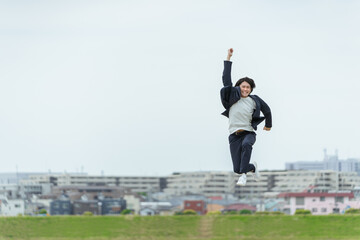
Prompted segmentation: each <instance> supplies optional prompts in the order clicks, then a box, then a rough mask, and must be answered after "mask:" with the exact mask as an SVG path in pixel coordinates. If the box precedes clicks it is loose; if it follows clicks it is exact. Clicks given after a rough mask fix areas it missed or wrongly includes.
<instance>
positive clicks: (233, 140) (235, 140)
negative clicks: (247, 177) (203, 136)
mask: <svg viewBox="0 0 360 240" xmlns="http://www.w3.org/2000/svg"><path fill="white" fill-rule="evenodd" d="M229 144H230V153H231V159H232V162H233V169H234V172H235V173H240V162H241V137H239V136H236V135H235V134H231V135H230V136H229Z"/></svg>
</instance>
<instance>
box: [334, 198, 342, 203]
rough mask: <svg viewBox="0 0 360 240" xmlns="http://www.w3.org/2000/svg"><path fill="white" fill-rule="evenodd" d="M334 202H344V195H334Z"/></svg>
mask: <svg viewBox="0 0 360 240" xmlns="http://www.w3.org/2000/svg"><path fill="white" fill-rule="evenodd" d="M335 202H341V203H344V197H335Z"/></svg>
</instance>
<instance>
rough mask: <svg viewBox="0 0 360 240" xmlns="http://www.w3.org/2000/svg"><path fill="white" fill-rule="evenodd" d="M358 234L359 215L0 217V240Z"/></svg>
mask: <svg viewBox="0 0 360 240" xmlns="http://www.w3.org/2000/svg"><path fill="white" fill-rule="evenodd" d="M4 239H16V240H20V239H32V240H33V239H39V240H48V239H56V240H60V239H61V240H66V239H69V240H70V239H71V240H78V239H87V240H90V239H91V240H92V239H99V240H105V239H107V240H112V239H116V240H118V239H124V240H130V239H140V240H145V239H150V240H151V239H159V240H165V239H168V240H180V239H191V240H195V239H199V240H200V239H212V240H235V239H246V240H258V239H269V240H270V239H274V240H283V239H284V240H285V239H286V240H290V239H309V240H310V239H311V240H313V239H321V240H325V239H326V240H331V239H360V216H359V215H357V216H356V215H354V216H347V215H346V216H345V215H331V216H258V215H251V216H222V215H216V216H164V217H163V216H149V217H140V216H116V217H115V216H92V217H83V216H62V217H60V216H59V217H58V216H52V217H13V218H0V240H4Z"/></svg>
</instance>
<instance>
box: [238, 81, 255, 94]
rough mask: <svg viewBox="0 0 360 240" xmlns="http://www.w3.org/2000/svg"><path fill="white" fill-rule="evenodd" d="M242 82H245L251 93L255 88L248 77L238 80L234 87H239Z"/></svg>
mask: <svg viewBox="0 0 360 240" xmlns="http://www.w3.org/2000/svg"><path fill="white" fill-rule="evenodd" d="M242 82H247V83H248V84H250V87H251V92H252V91H253V90H254V88H255V87H256V85H255V82H254V80H252V79H251V78H248V77H244V78H240V79H239V80H238V81H237V82H236V83H235V87H237V86H240V84H241V83H242Z"/></svg>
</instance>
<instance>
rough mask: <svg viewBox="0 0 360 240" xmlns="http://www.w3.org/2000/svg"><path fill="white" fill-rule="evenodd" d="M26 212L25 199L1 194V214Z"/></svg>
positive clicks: (11, 214)
mask: <svg viewBox="0 0 360 240" xmlns="http://www.w3.org/2000/svg"><path fill="white" fill-rule="evenodd" d="M24 213H25V201H24V200H22V199H8V198H7V197H6V196H0V216H17V215H19V214H21V215H24Z"/></svg>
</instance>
